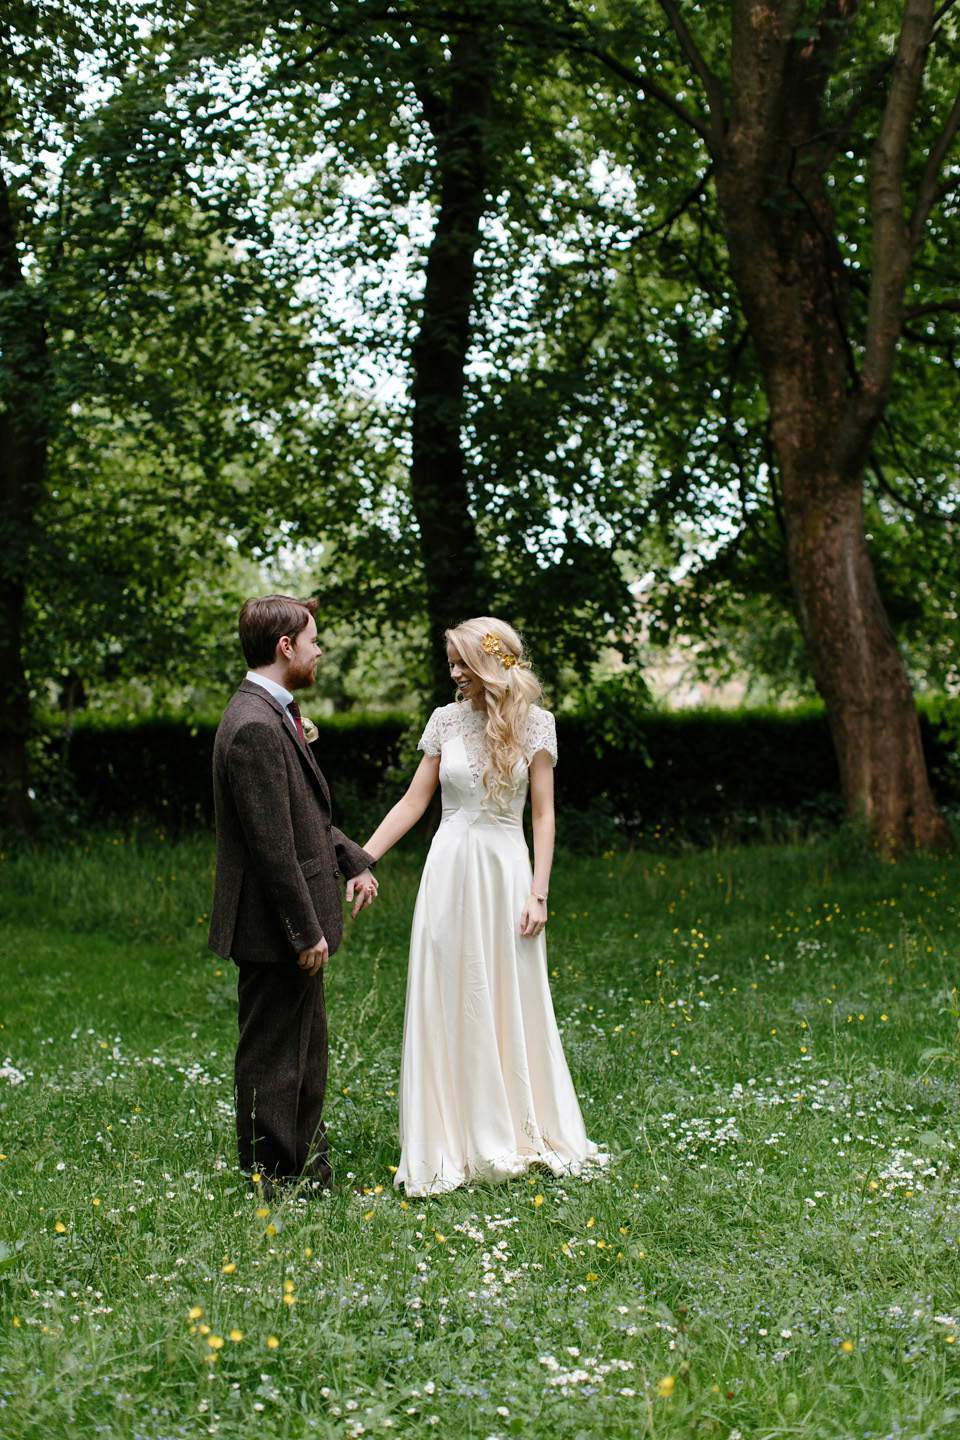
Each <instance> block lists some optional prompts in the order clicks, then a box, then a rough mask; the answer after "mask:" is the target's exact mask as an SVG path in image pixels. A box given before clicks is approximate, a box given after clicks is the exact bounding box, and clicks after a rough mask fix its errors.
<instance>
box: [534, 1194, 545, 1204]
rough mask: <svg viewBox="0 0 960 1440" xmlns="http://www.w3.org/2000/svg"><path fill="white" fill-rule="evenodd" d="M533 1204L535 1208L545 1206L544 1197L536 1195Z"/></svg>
mask: <svg viewBox="0 0 960 1440" xmlns="http://www.w3.org/2000/svg"><path fill="white" fill-rule="evenodd" d="M533 1203H534V1206H537V1205H542V1204H543V1196H542V1195H534V1197H533Z"/></svg>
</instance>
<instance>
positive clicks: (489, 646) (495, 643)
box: [480, 634, 519, 670]
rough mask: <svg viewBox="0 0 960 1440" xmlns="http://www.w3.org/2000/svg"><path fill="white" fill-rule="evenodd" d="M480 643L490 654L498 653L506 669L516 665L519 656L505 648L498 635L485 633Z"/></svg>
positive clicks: (497, 655) (498, 657)
mask: <svg viewBox="0 0 960 1440" xmlns="http://www.w3.org/2000/svg"><path fill="white" fill-rule="evenodd" d="M480 643H481V644H482V646H483V648H484V650H485V651H486V652H487V654H488V655H496V657H497V659H498V660H499V661H500V664H501V665H502V666H503V668H504V670H509V669H510V668H511V666H513V665H516V663H517V660H518V659H519V656H517V655H512V654H511V653H510V651H509V650H504V648H503V646H502V645H501V644H500V641H499V640H498V639H497V637H496V635H490V634H487V635H484V637H483V639H482V641H481V642H480Z"/></svg>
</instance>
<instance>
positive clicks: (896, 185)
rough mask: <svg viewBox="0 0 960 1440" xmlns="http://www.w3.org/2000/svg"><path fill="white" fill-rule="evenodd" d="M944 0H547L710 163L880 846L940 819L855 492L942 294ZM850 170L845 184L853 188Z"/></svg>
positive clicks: (821, 628) (820, 663)
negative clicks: (714, 1) (867, 2)
mask: <svg viewBox="0 0 960 1440" xmlns="http://www.w3.org/2000/svg"><path fill="white" fill-rule="evenodd" d="M954 8H955V7H954V5H953V4H952V3H950V0H947V3H944V4H942V5H941V6H940V8H939V10H938V9H936V8H935V6H934V4H933V3H932V0H904V3H902V4H898V5H893V4H884V5H878V6H872V7H865V6H861V5H860V4H858V3H857V0H822V3H816V4H809V3H801V0H780V3H775V4H769V5H764V4H759V3H756V0H733V3H732V4H731V5H730V7H729V12H728V19H729V23H727V22H726V20H725V21H724V22H723V23H720V21H719V17H718V15H717V12H716V11H715V10H710V11H708V10H707V9H706V8H705V7H702V6H683V5H680V4H677V3H674V0H661V3H660V4H659V6H656V7H654V6H652V5H647V4H638V5H627V6H625V7H618V10H617V29H616V30H613V29H611V30H610V31H609V33H604V30H603V25H602V18H601V17H598V16H597V13H596V12H593V13H591V14H589V15H587V14H586V13H583V14H581V13H579V12H575V11H573V10H572V9H569V8H567V9H565V10H564V11H563V15H564V17H565V18H566V20H567V21H568V23H570V25H571V38H572V48H573V49H574V50H575V51H579V53H580V54H581V55H583V54H590V55H592V56H593V58H594V59H595V60H596V61H597V62H599V64H600V65H602V66H603V67H604V68H605V70H606V71H607V73H608V75H611V76H612V77H614V79H615V83H616V85H617V86H618V87H621V89H622V88H623V87H629V88H631V89H632V90H633V92H634V94H635V95H636V96H638V97H640V100H641V108H645V109H649V108H650V107H654V108H659V109H660V111H661V112H662V113H664V114H665V115H666V116H668V117H669V120H668V123H667V126H665V128H667V129H669V131H670V137H671V142H672V143H671V144H670V146H669V148H672V149H676V148H678V147H677V145H676V137H677V135H678V133H679V134H685V135H686V136H687V137H688V140H687V144H688V152H692V153H691V158H690V160H689V162H688V164H687V167H686V170H687V173H688V174H689V173H690V171H692V170H699V172H700V175H701V177H703V178H702V180H701V182H700V184H699V185H698V186H697V187H696V188H697V190H702V186H703V180H705V179H706V177H707V174H708V172H709V179H710V184H711V185H712V186H713V187H714V190H715V195H716V203H717V209H716V223H717V226H718V229H719V231H720V233H721V234H722V238H723V241H724V245H725V249H726V254H727V257H728V261H729V273H730V277H731V280H732V289H733V291H734V293H735V297H736V306H737V308H738V309H739V312H740V314H741V315H742V317H743V322H744V323H745V326H746V331H747V334H748V335H749V344H750V345H751V347H752V349H753V352H754V355H755V358H756V365H757V367H758V371H759V376H760V381H761V384H762V387H763V392H764V395H765V397H766V402H767V409H768V418H767V431H768V436H769V443H770V447H771V456H770V458H771V459H772V460H774V461H775V464H774V466H773V467H772V473H771V476H770V478H771V480H772V481H773V482H774V483H775V484H776V487H777V495H776V499H777V505H778V513H779V516H780V519H781V522H782V526H783V533H784V538H785V549H786V557H787V565H788V572H789V576H790V583H791V589H792V594H793V600H794V605H795V609H796V614H797V618H798V620H799V624H800V627H801V630H802V632H803V636H804V641H805V644H806V648H807V652H808V655H809V659H810V665H811V670H812V673H813V676H814V680H815V682H816V685H817V688H818V690H819V691H820V693H821V695H822V696H823V698H824V700H825V702H826V707H827V714H828V717H829V721H830V726H831V731H832V734H833V738H834V743H835V746H836V751H837V757H838V761H839V766H840V774H841V780H842V784H843V791H844V796H845V801H846V806H847V811H848V813H849V814H850V815H851V816H852V817H862V818H863V819H864V820H865V821H866V822H867V823H868V824H870V825H871V826H872V827H873V828H874V830H875V831H876V832H877V834H878V835H879V836H880V837H881V838H882V839H883V841H884V842H885V843H889V844H891V845H900V844H904V843H912V844H918V845H925V846H936V845H939V844H942V843H944V842H945V841H946V840H947V837H948V832H947V828H946V826H945V823H944V821H943V819H942V817H941V816H940V814H939V813H938V811H937V809H936V806H935V805H934V802H933V800H932V797H931V792H930V788H929V784H928V780H927V775H926V771H925V767H924V761H923V754H922V750H921V746H920V737H919V730H918V726H917V720H916V711H915V705H914V701H913V695H912V692H911V687H910V684H909V681H908V678H907V675H906V672H905V669H904V665H903V662H902V659H901V656H900V653H899V651H898V647H897V643H896V640H895V637H894V634H893V631H892V629H891V626H890V624H889V621H888V618H887V615H886V614H885V611H884V607H883V604H882V601H881V597H880V593H879V590H878V586H877V582H876V576H875V573H874V569H873V566H872V564H871V559H870V554H869V549H868V543H867V536H866V528H865V524H864V502H863V495H864V480H865V473H866V471H867V467H868V466H869V465H870V463H871V459H872V456H873V454H874V450H875V447H876V437H877V433H878V429H879V428H880V427H881V425H882V422H883V419H884V412H885V407H886V405H887V402H888V399H889V397H890V393H891V386H892V384H893V380H894V374H895V366H896V360H897V354H898V349H899V347H900V345H901V343H902V342H903V340H904V336H905V331H906V328H907V327H908V326H909V324H910V322H911V321H913V322H916V321H917V320H918V319H920V318H921V317H926V316H932V315H935V314H937V313H941V314H943V313H946V312H949V311H955V310H956V302H955V299H954V297H953V295H952V294H950V293H949V289H948V287H949V276H948V271H949V268H950V264H951V262H950V258H949V254H948V253H945V246H944V239H945V236H944V225H945V223H947V221H946V217H947V216H948V215H950V213H951V212H950V210H949V209H948V208H946V207H947V202H948V201H949V200H950V197H952V196H953V195H954V194H955V192H956V189H957V186H958V182H960V174H958V170H957V167H956V165H955V164H954V165H950V164H949V163H948V162H949V157H950V156H951V154H952V153H953V152H954V149H955V142H956V138H957V130H958V127H960V93H958V91H957V83H956V75H957V68H958V67H957V61H958V58H960V57H958V48H957V37H956V27H955V25H954V24H953V22H952V17H951V15H950V12H951V11H953V10H954ZM625 15H626V17H627V23H626V24H624V23H623V22H624V16H625ZM658 15H659V16H660V23H658V20H657V16H658ZM888 37H892V38H888ZM648 163H649V164H650V165H651V167H653V168H655V161H653V160H652V159H649V161H648ZM851 185H852V186H854V187H859V186H860V185H862V186H863V187H864V190H859V188H857V189H856V196H857V199H856V202H853V203H852V202H851V201H850V198H849V196H847V195H845V194H844V188H845V187H847V186H851ZM863 193H866V196H867V198H866V199H865V200H864V201H862V202H860V200H859V196H860V195H861V194H863ZM838 210H840V211H841V212H842V216H843V220H842V221H838ZM844 222H852V223H851V224H850V227H849V228H847V225H846V224H845V223H844ZM925 247H926V248H925ZM697 253H698V254H699V253H700V252H697ZM921 253H922V254H923V263H920V259H919V257H920V256H921ZM729 308H732V307H729Z"/></svg>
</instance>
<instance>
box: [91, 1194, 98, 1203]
mask: <svg viewBox="0 0 960 1440" xmlns="http://www.w3.org/2000/svg"><path fill="white" fill-rule="evenodd" d="M91 1203H92V1204H93V1205H99V1204H100V1201H99V1199H98V1197H97V1196H96V1195H95V1196H94V1197H93V1200H92V1202H91Z"/></svg>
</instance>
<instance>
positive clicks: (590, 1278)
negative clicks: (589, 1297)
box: [587, 1270, 599, 1283]
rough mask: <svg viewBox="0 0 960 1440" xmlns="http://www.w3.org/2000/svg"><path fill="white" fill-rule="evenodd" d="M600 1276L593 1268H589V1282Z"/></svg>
mask: <svg viewBox="0 0 960 1440" xmlns="http://www.w3.org/2000/svg"><path fill="white" fill-rule="evenodd" d="M598 1278H599V1277H598V1276H597V1275H595V1274H594V1272H593V1271H592V1270H588V1271H587V1280H588V1281H589V1282H591V1283H592V1282H593V1281H594V1280H596V1279H598Z"/></svg>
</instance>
